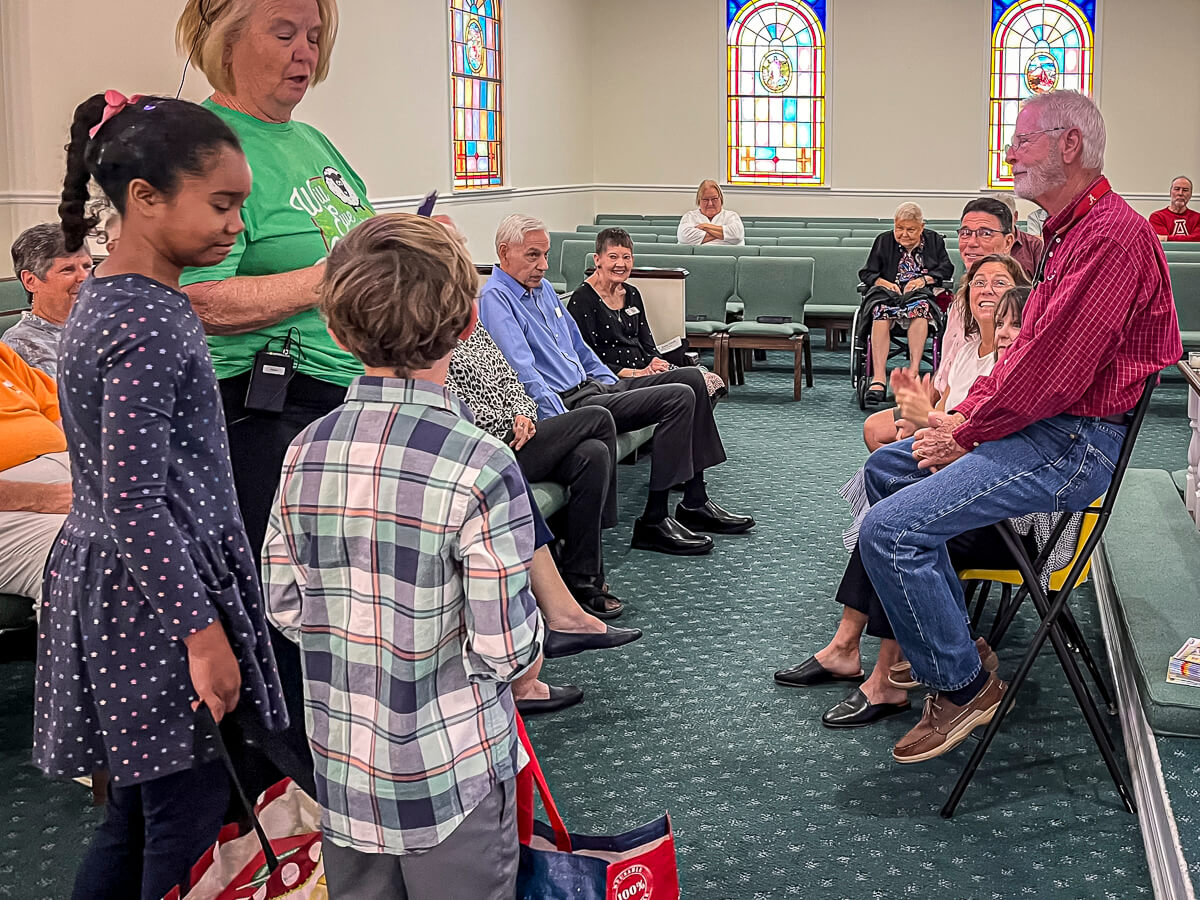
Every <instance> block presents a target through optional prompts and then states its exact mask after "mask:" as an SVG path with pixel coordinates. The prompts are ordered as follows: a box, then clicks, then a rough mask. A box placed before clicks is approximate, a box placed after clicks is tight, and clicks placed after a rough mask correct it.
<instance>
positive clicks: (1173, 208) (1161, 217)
mask: <svg viewBox="0 0 1200 900" xmlns="http://www.w3.org/2000/svg"><path fill="white" fill-rule="evenodd" d="M1191 199H1192V179H1190V178H1188V177H1187V176H1186V175H1180V176H1179V177H1178V178H1176V179H1175V180H1174V181H1172V182H1171V202H1170V204H1168V206H1167V208H1166V209H1160V210H1159V211H1158V212H1152V213H1150V225H1151V226H1152V227H1153V228H1154V233H1155V234H1157V235H1158V239H1159V240H1160V241H1163V242H1164V243H1165V242H1166V241H1200V213H1198V212H1196V211H1195V210H1191V209H1188V208H1187V205H1188V201H1189V200H1191Z"/></svg>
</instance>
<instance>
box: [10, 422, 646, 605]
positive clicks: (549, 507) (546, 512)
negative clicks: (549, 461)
mask: <svg viewBox="0 0 1200 900" xmlns="http://www.w3.org/2000/svg"><path fill="white" fill-rule="evenodd" d="M653 436H654V426H653V425H647V426H646V427H645V428H639V429H638V430H637V431H625V432H622V433H621V434H618V435H617V459H624V458H625V457H626V456H628V455H629V454H630V453H632V452H633V451H634V450H636V449H637V448H638V447H640V446H642V444H644V443H646V441H648V440H650V438H651V437H653ZM529 489H530V490H531V491H533V500H534V502H535V503H537V506H538V509H539V510H540V511H541V513H542V518H544V519H548V518H550V517H551V516H552V515H554V514H555V513H556V512H558V511H559V510H560V509H562V508H563V507H564V506H566V505H567V490H566V488H564V487H563V486H562V485H561V484H556V483H555V482H553V481H535V482H533V483H532V484H530V485H529ZM7 596H8V595H6V594H0V629H2V628H6V627H12V626H9V625H6V624H5V621H6V618H5V613H6V611H7V607H6V604H5V602H4V601H5V598H6V597H7ZM16 599H21V598H16ZM25 603H26V605H29V601H28V600H26V601H25ZM29 616H30V618H32V616H33V612H32V606H30V612H29Z"/></svg>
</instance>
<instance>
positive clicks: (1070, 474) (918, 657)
mask: <svg viewBox="0 0 1200 900" xmlns="http://www.w3.org/2000/svg"><path fill="white" fill-rule="evenodd" d="M1124 438H1125V428H1124V427H1123V426H1120V425H1114V424H1112V423H1109V422H1104V421H1101V420H1100V419H1094V418H1081V417H1079V416H1065V415H1062V416H1055V417H1054V418H1051V419H1044V420H1042V421H1040V422H1034V423H1033V424H1032V425H1030V426H1028V427H1027V428H1024V429H1022V430H1021V431H1018V432H1017V433H1015V434H1011V435H1009V436H1008V437H1006V438H1003V439H1002V440H998V441H989V442H987V443H984V444H981V445H980V446H978V447H976V448H975V449H974V450H972V451H971V452H970V453H968V454H966V455H965V456H963V457H961V458H960V459H958V460H955V461H954V462H953V463H951V464H950V465H949V466H947V467H946V468H944V469H942V470H941V471H939V472H936V473H934V474H932V475H931V474H929V471H928V470H927V469H918V468H917V461H916V460H915V459H913V456H912V445H913V439H912V438H909V439H908V440H905V441H898V442H896V443H894V444H889V445H887V446H885V447H881V448H880V449H879V450H876V451H875V452H874V453H872V454H871V456H870V457H869V458H868V459H867V464H866V489H867V497H868V499H869V500H870V501H871V504H872V506H871V509H870V511H869V512H868V513H867V516H866V518H865V519H864V520H863V523H862V528H861V529H860V531H859V537H858V545H859V547H860V548H861V550H862V558H863V564H864V565H865V567H866V570H867V574H868V575H869V576H870V578H871V583H872V584H873V585H874V586H875V590H876V592H877V593H878V594H879V599H880V601H881V602H882V603H883V607H884V609H885V610H887V614H888V619H889V620H890V621H891V623H892V628H893V630H894V631H895V632H896V639H897V640H898V641H899V642H900V646H901V647H902V648H903V650H904V653H905V655H906V656H907V657H908V661H909V662H910V663H911V664H912V668H913V674H914V677H915V678H916V679H917V680H918V681H920V682H921V683H922V684H926V685H928V686H930V687H932V688H933V689H935V690H938V691H952V690H957V689H958V688H961V687H965V686H966V685H968V684H970V683H971V681H972V680H974V679H975V677H976V676H977V675H978V674H979V669H980V665H979V653H978V651H977V650H976V648H975V644H974V641H972V639H971V633H970V629H969V623H968V620H967V616H966V606H965V603H964V600H963V591H962V585H961V584H960V583H959V580H958V575H957V573H956V572H955V571H954V566H953V565H951V563H950V555H949V553H947V551H946V541H947V540H948V539H949V538H951V537H953V536H954V535H956V534H962V533H963V532H964V531H969V530H970V529H972V528H982V527H984V526H986V525H991V524H994V523H996V522H999V521H1002V520H1003V519H1008V518H1011V517H1013V516H1022V515H1027V514H1028V513H1034V512H1077V511H1079V510H1081V509H1084V508H1086V507H1087V506H1088V504H1090V503H1091V502H1092V501H1093V500H1095V499H1096V498H1097V497H1099V496H1100V495H1101V494H1103V493H1104V492H1105V491H1106V490H1107V489H1108V485H1109V483H1110V482H1111V481H1112V475H1113V469H1114V467H1115V465H1116V459H1117V456H1118V455H1119V454H1120V452H1121V444H1122V441H1123V440H1124Z"/></svg>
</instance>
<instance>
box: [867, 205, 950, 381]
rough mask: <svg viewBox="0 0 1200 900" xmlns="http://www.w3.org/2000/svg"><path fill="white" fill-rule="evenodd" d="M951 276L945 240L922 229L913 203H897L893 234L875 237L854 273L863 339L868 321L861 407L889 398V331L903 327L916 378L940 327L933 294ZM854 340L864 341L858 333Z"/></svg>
mask: <svg viewBox="0 0 1200 900" xmlns="http://www.w3.org/2000/svg"><path fill="white" fill-rule="evenodd" d="M953 275H954V264H953V263H952V262H951V261H950V255H949V254H948V253H947V252H946V241H945V239H944V238H943V237H942V236H941V235H940V234H938V233H937V232H936V231H931V230H930V229H928V228H926V227H925V216H924V214H923V213H922V212H921V207H919V206H917V204H915V203H901V204H900V205H899V206H898V207H897V208H896V213H895V215H894V217H893V222H892V230H891V231H885V232H884V233H883V234H881V235H879V237H877V238H875V243H874V245H872V247H871V252H870V254H869V255H868V256H867V264H866V265H865V266H864V267H863V268H862V270H861V271H860V272H859V273H858V278H859V281H861V282H862V284H863V286H864V295H863V302H862V307H861V309H860V310H859V314H858V321H857V326H858V327H857V330H856V332H861V333H862V334H863V335H865V333H866V331H867V327H866V323H868V322H869V323H870V354H869V359H867V358H866V356H865V355H864V360H863V361H864V362H865V363H867V364H868V365H869V366H870V368H869V369H868V370H867V371H866V373H864V374H861V375H860V377H863V378H865V379H866V382H865V391H862V392H861V393H860V397H861V398H862V400H863V401H864V403H870V404H877V403H882V402H883V400H884V399H885V397H886V396H887V361H888V356H889V351H890V349H891V335H892V329H893V328H900V329H903V330H904V331H905V332H906V333H907V338H908V360H909V371H910V372H911V373H912V374H913V375H914V376H915V375H917V373H918V370H919V369H920V366H921V358H922V356H923V355H924V352H925V341H926V339H927V338H928V337H929V333H930V323H931V321H932V322H933V323H934V326H935V331H936V328H937V326H939V325H940V323H941V315H940V309H939V308H938V306H937V304H936V302H935V300H934V292H935V290H936V289H937V288H940V287H941V286H942V284H943V283H944V282H945V281H948V280H949V279H950V278H952V277H953ZM856 340H857V341H859V344H860V345H861V343H862V338H861V337H860V336H859V334H858V333H856Z"/></svg>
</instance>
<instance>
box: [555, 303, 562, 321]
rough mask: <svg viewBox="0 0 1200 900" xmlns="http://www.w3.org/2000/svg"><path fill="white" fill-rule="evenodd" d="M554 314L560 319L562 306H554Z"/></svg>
mask: <svg viewBox="0 0 1200 900" xmlns="http://www.w3.org/2000/svg"><path fill="white" fill-rule="evenodd" d="M554 314H555V315H556V316H558V317H559V318H560V319H561V318H562V307H561V306H556V307H554Z"/></svg>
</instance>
